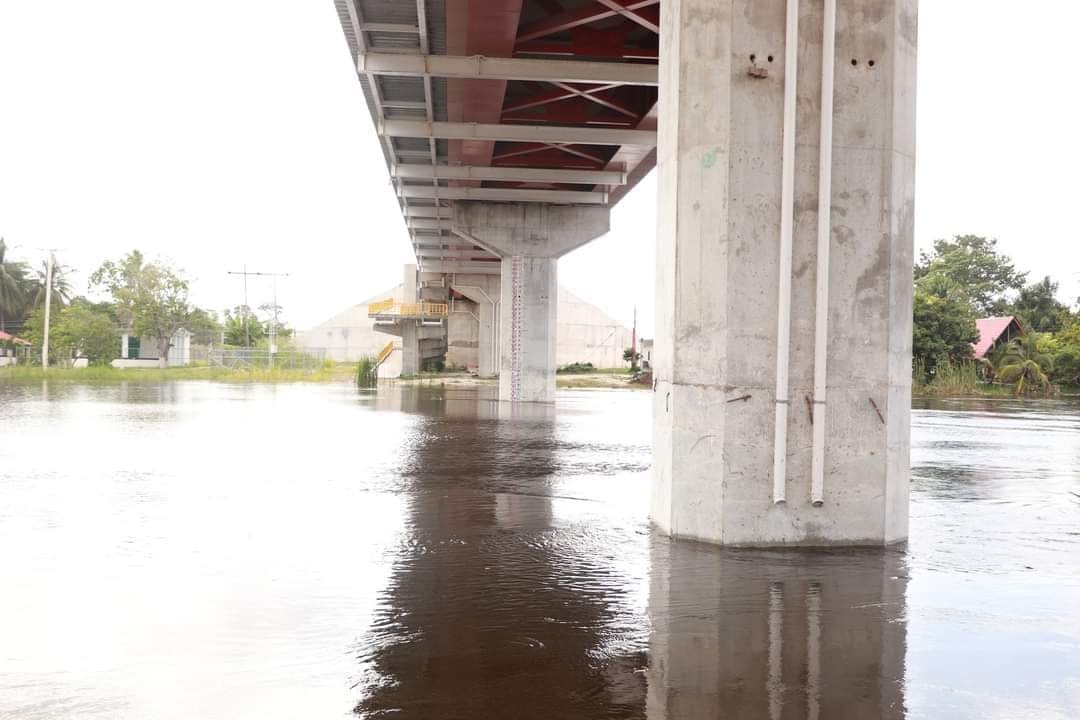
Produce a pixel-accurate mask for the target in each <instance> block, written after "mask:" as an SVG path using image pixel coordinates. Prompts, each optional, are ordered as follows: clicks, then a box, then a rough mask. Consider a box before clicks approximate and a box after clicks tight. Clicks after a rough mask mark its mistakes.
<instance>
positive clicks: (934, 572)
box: [0, 383, 1080, 720]
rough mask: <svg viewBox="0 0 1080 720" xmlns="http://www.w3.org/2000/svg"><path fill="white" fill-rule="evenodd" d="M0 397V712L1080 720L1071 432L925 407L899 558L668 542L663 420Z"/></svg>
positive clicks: (1079, 433)
mask: <svg viewBox="0 0 1080 720" xmlns="http://www.w3.org/2000/svg"><path fill="white" fill-rule="evenodd" d="M491 393H492V390H491V389H489V388H465V387H422V386H421V387H409V386H404V385H398V386H388V387H383V388H380V389H379V390H377V391H373V392H371V393H364V392H361V393H357V391H355V390H353V389H352V388H350V387H347V386H341V385H309V386H294V385H278V386H259V385H250V386H239V385H226V384H211V383H170V384H164V385H119V386H100V387H83V386H75V385H63V386H52V387H47V386H43V385H41V384H34V385H6V386H0V428H2V431H0V562H2V566H3V577H4V585H5V588H4V592H3V593H0V639H2V642H0V717H4V718H8V717H11V718H18V719H19V720H25V719H28V718H35V719H37V718H68V717H71V718H76V717H77V718H192V717H199V718H229V719H232V718H260V719H261V720H264V719H266V718H296V717H312V718H315V717H318V718H324V717H337V718H346V717H356V716H357V714H359V715H360V716H361V717H396V718H504V717H518V718H552V717H580V718H605V717H609V718H649V719H650V720H663V719H668V718H670V719H671V720H674V719H675V718H679V719H680V720H681V719H682V718H699V717H701V718H705V717H708V718H714V717H722V716H730V717H747V718H757V717H761V718H769V719H770V720H771V719H772V718H811V717H819V718H822V719H825V718H844V717H850V718H867V717H882V718H903V717H909V718H938V717H942V718H983V717H1001V718H1040V719H1041V718H1072V717H1076V716H1077V715H1078V714H1080V613H1078V611H1077V608H1080V404H1076V403H1071V402H1067V401H1046V402H1036V403H1032V402H1022V403H1017V402H1013V401H1007V400H1006V401H983V400H975V401H964V402H945V401H943V402H932V401H925V402H923V401H920V403H919V407H918V408H917V409H916V411H915V414H914V419H913V451H912V453H913V454H912V464H913V480H912V511H911V517H912V520H911V523H912V525H911V542H910V544H909V546H908V547H907V549H906V551H889V552H867V551H857V552H856V551H833V552H816V551H802V552H796V551H774V552H755V551H738V552H735V551H724V550H719V549H716V548H711V547H707V546H703V545H696V544H688V543H672V542H670V541H668V540H667V539H665V538H663V537H660V536H657V535H656V534H654V533H652V532H651V531H650V529H649V527H648V523H647V512H648V494H649V488H648V483H649V470H648V468H649V462H650V434H651V402H652V398H651V393H647V392H641V393H619V392H595V391H594V392H586V391H577V392H575V391H564V392H560V394H559V402H558V404H557V406H556V407H555V408H554V409H543V408H533V409H531V410H526V411H522V412H519V413H516V414H515V415H514V416H513V417H509V416H506V415H505V410H501V409H500V406H499V404H498V403H497V402H494V401H492V400H491V399H490V397H491Z"/></svg>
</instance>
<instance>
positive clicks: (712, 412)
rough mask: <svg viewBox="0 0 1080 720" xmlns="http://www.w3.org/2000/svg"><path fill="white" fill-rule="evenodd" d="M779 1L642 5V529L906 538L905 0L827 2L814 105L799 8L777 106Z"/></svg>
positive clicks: (812, 13) (813, 21)
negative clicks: (653, 16)
mask: <svg viewBox="0 0 1080 720" xmlns="http://www.w3.org/2000/svg"><path fill="white" fill-rule="evenodd" d="M829 4H830V3H828V2H827V3H826V6H828V5H829ZM786 6H787V3H785V2H783V0H770V1H768V2H761V1H760V0H732V1H731V2H723V3H717V2H716V1H715V0H681V1H679V2H664V3H662V5H661V46H660V100H659V117H660V123H659V135H658V148H657V159H658V175H659V183H658V184H659V206H658V213H657V224H658V230H657V232H658V237H657V308H656V310H657V319H656V343H655V350H654V363H653V365H654V368H655V378H656V382H655V405H654V462H653V474H654V486H653V502H652V517H653V521H654V522H655V523H656V525H657V526H658V527H659V528H661V529H662V530H663V531H665V532H667V533H670V534H672V535H675V536H679V537H686V538H693V539H698V540H703V541H707V542H716V543H723V544H729V545H789V544H790V545H828V544H863V545H884V544H888V543H892V542H897V541H901V540H904V539H905V538H906V536H907V501H908V476H909V436H910V430H909V425H910V402H911V388H910V385H911V367H910V362H911V360H910V358H911V296H912V277H911V272H912V269H911V268H912V243H913V215H914V213H913V208H914V199H913V198H914V155H915V137H914V135H915V113H914V109H915V107H914V106H915V92H914V91H915V49H916V7H917V2H916V0H842V1H841V2H840V3H839V4H838V8H837V15H836V20H835V22H836V32H835V35H834V37H835V44H836V47H835V53H833V54H832V55H831V57H834V58H835V70H834V72H833V73H832V74H831V81H832V82H833V83H834V90H833V92H832V93H829V92H828V91H827V90H826V92H825V93H823V92H822V88H823V86H824V87H826V88H828V84H827V82H828V80H827V79H826V78H827V77H828V73H827V70H828V63H825V62H823V58H827V57H830V55H829V54H828V53H827V51H826V52H823V38H826V37H829V35H827V34H826V32H825V31H824V30H823V27H824V26H825V24H826V22H825V18H823V11H822V4H821V3H809V2H804V3H802V11H801V16H800V17H799V18H798V23H797V28H798V32H799V33H800V36H801V39H800V41H799V42H798V43H797V44H793V47H796V48H798V50H797V53H796V54H797V60H798V63H797V65H798V80H797V83H793V87H794V88H795V89H796V92H795V93H794V95H793V97H791V98H789V99H788V101H787V103H786V101H785V72H786V70H788V63H787V62H786V61H785V53H786V50H785V48H786V42H785V37H786V35H787V34H788V33H790V27H791V25H790V23H789V22H788V21H787V19H786V17H785V8H786ZM823 65H824V66H825V67H823ZM823 98H825V102H824V103H823ZM792 100H794V104H791V101H792ZM829 102H831V103H832V104H833V111H832V112H829V111H828V103H829ZM823 104H824V105H825V107H826V111H825V112H824V113H823V112H822V105H823ZM786 107H787V108H791V109H792V112H791V113H790V114H789V115H788V117H789V120H791V121H792V122H793V126H791V127H792V130H790V131H789V133H791V134H789V137H790V138H793V139H794V142H790V143H788V145H789V147H788V148H787V150H785V147H784V146H785V142H784V136H785V108H786ZM823 130H825V131H828V132H829V133H831V134H832V136H833V137H832V142H829V141H828V138H827V135H826V133H823ZM823 135H826V140H825V142H822V137H823ZM822 146H824V147H825V148H826V151H825V152H821V147H822ZM785 152H787V157H788V163H785ZM785 164H787V165H788V168H789V170H790V171H791V172H790V174H789V175H788V174H786V173H785ZM822 168H825V169H827V170H831V178H827V177H823V175H822V173H821V172H820V170H821V169H822ZM786 177H790V178H791V181H790V184H789V185H787V187H788V190H787V192H785V191H784V187H785V178H786ZM826 180H831V188H830V183H829V182H826ZM819 187H822V188H829V189H828V190H827V191H826V192H827V194H828V197H827V199H826V200H825V202H821V203H819ZM785 208H788V210H787V212H788V213H789V214H788V218H789V222H790V227H791V230H790V233H789V235H788V237H789V243H790V249H791V254H790V256H788V257H786V258H785V251H784V247H783V246H784V243H783V242H782V241H781V238H782V217H784V212H785ZM819 211H820V212H819ZM819 215H821V217H823V218H824V219H823V220H822V227H823V228H824V232H819V225H818V224H819ZM819 238H823V240H819ZM785 278H786V279H787V280H788V281H790V287H789V293H788V299H789V300H790V305H788V303H786V302H785V298H784V292H785V291H784V284H785ZM819 278H820V279H821V282H819ZM785 308H787V310H785ZM819 309H820V311H819ZM778 318H780V319H779V320H778ZM785 318H786V319H785ZM785 335H789V337H788V338H787V341H785V337H784V336H785ZM778 359H780V360H781V362H780V363H778ZM781 368H783V370H781ZM815 375H817V376H818V377H815ZM781 376H783V377H784V378H786V379H785V380H784V382H782V383H781V382H779V381H778V378H780V377H781ZM783 385H786V386H787V387H782V386H783ZM785 390H786V392H785ZM778 407H779V412H777V410H778ZM777 418H779V420H777ZM784 435H786V437H784ZM774 473H776V475H775V476H774Z"/></svg>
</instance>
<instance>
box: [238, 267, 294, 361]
mask: <svg viewBox="0 0 1080 720" xmlns="http://www.w3.org/2000/svg"><path fill="white" fill-rule="evenodd" d="M228 274H229V275H242V276H243V277H244V335H245V339H246V341H247V346H248V347H251V329H250V327H249V325H248V289H247V279H248V277H268V278H271V279H272V280H273V285H274V320H273V322H271V323H270V347H269V348H268V349H269V352H268V353H267V357H268V363H269V366H270V367H271V368H273V366H274V352H275V350H276V347H275V345H276V342H277V326H278V302H277V279H278V278H279V277H289V273H272V272H254V271H251V270H248V269H247V264H246V263H245V264H244V269H243V270H229V271H228Z"/></svg>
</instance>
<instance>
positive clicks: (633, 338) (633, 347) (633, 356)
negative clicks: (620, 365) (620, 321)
mask: <svg viewBox="0 0 1080 720" xmlns="http://www.w3.org/2000/svg"><path fill="white" fill-rule="evenodd" d="M630 367H631V368H635V367H637V305H635V306H634V328H633V329H632V330H631V331H630Z"/></svg>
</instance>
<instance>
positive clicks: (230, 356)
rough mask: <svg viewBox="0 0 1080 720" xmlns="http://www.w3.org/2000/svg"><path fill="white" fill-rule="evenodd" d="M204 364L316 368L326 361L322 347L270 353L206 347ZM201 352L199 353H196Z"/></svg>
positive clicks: (241, 366) (292, 368)
mask: <svg viewBox="0 0 1080 720" xmlns="http://www.w3.org/2000/svg"><path fill="white" fill-rule="evenodd" d="M194 350H195V349H194V348H192V351H193V352H192V360H195V361H196V362H198V360H200V359H201V358H197V357H196V355H197V353H196V352H194ZM205 352H206V364H207V365H209V366H210V367H226V368H232V369H234V370H251V369H254V368H274V369H278V370H318V369H319V368H321V367H323V366H324V364H325V362H326V350H325V349H324V348H309V349H307V350H304V351H299V350H283V351H279V352H276V353H273V354H272V355H271V353H270V352H269V351H268V350H265V349H256V348H213V347H212V348H207V349H206V351H205ZM198 354H201V353H198Z"/></svg>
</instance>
